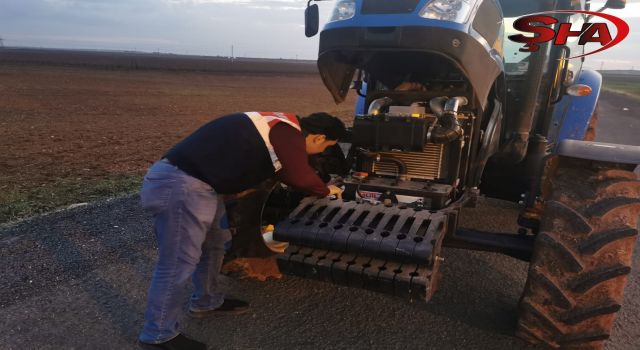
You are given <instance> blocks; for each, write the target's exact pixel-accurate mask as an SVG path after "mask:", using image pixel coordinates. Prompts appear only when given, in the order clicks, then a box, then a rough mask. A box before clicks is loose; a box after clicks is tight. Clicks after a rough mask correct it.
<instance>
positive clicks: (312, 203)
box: [274, 198, 449, 300]
mask: <svg viewBox="0 0 640 350" xmlns="http://www.w3.org/2000/svg"><path fill="white" fill-rule="evenodd" d="M448 215H449V212H448V211H445V210H441V211H428V210H420V209H413V208H409V207H407V206H403V205H394V206H391V207H386V206H384V205H374V204H371V203H369V202H360V203H358V202H355V201H343V200H330V199H327V198H324V199H315V198H306V199H304V200H303V201H302V202H301V204H300V205H299V206H298V207H297V208H296V209H294V211H293V212H292V213H291V214H290V215H289V218H287V219H286V220H284V221H282V222H280V223H278V224H277V225H276V228H275V231H274V239H276V240H278V241H285V242H289V243H290V246H289V248H287V250H286V251H285V252H284V253H283V254H281V255H279V256H278V265H279V267H280V269H281V270H282V271H283V272H287V273H291V274H295V275H299V276H303V277H309V278H315V279H320V280H324V281H330V282H333V283H338V284H342V285H348V286H352V287H358V288H366V289H371V290H376V291H381V292H385V293H389V294H393V295H398V296H402V297H408V298H409V299H423V300H429V299H430V297H431V295H432V294H433V291H434V290H435V285H436V284H437V278H433V277H434V276H437V272H438V267H439V265H440V258H439V257H438V255H439V253H440V249H441V246H442V240H443V238H444V236H445V233H446V230H447V223H448V217H449V216H448Z"/></svg>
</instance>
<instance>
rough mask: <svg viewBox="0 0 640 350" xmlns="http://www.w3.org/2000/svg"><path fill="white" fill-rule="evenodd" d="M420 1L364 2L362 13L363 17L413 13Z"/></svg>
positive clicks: (380, 0) (370, 0)
mask: <svg viewBox="0 0 640 350" xmlns="http://www.w3.org/2000/svg"><path fill="white" fill-rule="evenodd" d="M419 2H420V0H392V1H389V0H364V1H363V2H362V10H361V13H362V14H363V15H374V14H385V13H387V14H388V13H412V12H413V11H414V10H415V9H416V6H417V5H418V3H419Z"/></svg>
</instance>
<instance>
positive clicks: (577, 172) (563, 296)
mask: <svg viewBox="0 0 640 350" xmlns="http://www.w3.org/2000/svg"><path fill="white" fill-rule="evenodd" d="M556 161H557V163H556V165H555V167H556V171H555V175H554V176H552V177H551V178H550V180H549V182H548V185H549V186H548V187H547V191H548V192H547V194H546V196H545V197H547V198H546V201H545V207H544V211H543V216H542V219H541V223H540V233H539V234H538V237H537V238H536V242H535V246H534V250H533V255H532V258H531V264H530V266H529V272H528V278H527V282H526V285H525V289H524V292H523V294H522V297H521V298H520V303H519V319H518V325H517V329H516V335H517V336H518V337H520V338H523V339H525V340H527V341H528V342H530V343H534V344H539V343H542V344H546V345H548V346H551V347H553V348H562V349H602V348H603V347H604V341H605V340H606V339H608V338H609V335H610V333H611V329H612V326H613V323H614V321H615V317H616V313H617V312H618V310H620V307H621V304H622V300H623V293H624V287H625V284H626V281H627V275H628V274H629V272H630V271H631V263H632V255H633V251H634V248H635V244H636V237H637V234H638V214H639V213H640V181H638V178H637V176H636V174H634V173H633V172H631V171H627V170H623V169H620V168H616V167H614V166H612V165H610V164H609V165H607V164H606V163H595V162H591V161H585V160H577V159H571V158H560V159H559V160H556ZM543 194H544V192H543Z"/></svg>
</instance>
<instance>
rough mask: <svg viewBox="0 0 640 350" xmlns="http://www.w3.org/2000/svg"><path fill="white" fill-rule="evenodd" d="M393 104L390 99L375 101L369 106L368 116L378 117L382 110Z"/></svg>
mask: <svg viewBox="0 0 640 350" xmlns="http://www.w3.org/2000/svg"><path fill="white" fill-rule="evenodd" d="M391 103H393V100H392V99H390V98H389V97H382V98H378V99H375V100H373V101H372V102H371V104H370V105H369V112H368V114H369V115H378V114H380V111H381V110H382V108H384V107H386V106H389V105H390V104H391Z"/></svg>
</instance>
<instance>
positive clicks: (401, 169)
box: [360, 149, 407, 180]
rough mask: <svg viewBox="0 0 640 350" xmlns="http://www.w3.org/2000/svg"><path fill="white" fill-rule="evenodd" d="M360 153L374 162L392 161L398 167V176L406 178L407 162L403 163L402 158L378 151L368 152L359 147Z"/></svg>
mask: <svg viewBox="0 0 640 350" xmlns="http://www.w3.org/2000/svg"><path fill="white" fill-rule="evenodd" d="M360 154H362V155H363V156H364V157H366V158H369V159H372V160H373V161H375V162H388V163H394V164H395V165H396V166H397V167H398V177H399V178H400V179H401V180H405V179H406V178H407V163H405V162H404V161H403V160H401V159H398V158H396V157H393V156H390V155H381V154H379V153H375V152H369V151H367V150H365V149H360Z"/></svg>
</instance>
